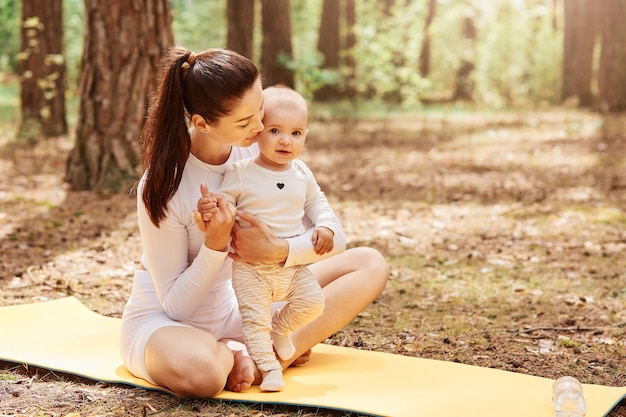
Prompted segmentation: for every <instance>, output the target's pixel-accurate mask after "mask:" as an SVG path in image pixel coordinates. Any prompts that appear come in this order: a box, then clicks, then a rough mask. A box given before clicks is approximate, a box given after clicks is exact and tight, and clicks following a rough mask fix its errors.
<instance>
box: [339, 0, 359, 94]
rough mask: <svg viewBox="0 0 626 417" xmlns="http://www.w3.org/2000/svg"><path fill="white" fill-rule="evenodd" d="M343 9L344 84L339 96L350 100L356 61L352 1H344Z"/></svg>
mask: <svg viewBox="0 0 626 417" xmlns="http://www.w3.org/2000/svg"><path fill="white" fill-rule="evenodd" d="M345 8H346V15H345V18H344V21H345V22H346V23H345V28H344V33H345V45H344V46H343V48H341V49H342V50H343V56H344V57H345V61H344V67H345V69H346V82H345V88H344V89H343V91H342V93H341V95H342V96H343V97H344V98H348V99H351V98H354V97H355V96H356V86H355V84H356V59H355V58H354V47H355V46H356V34H355V33H354V28H355V26H356V11H355V4H354V0H345ZM340 31H341V28H340ZM340 54H341V52H340Z"/></svg>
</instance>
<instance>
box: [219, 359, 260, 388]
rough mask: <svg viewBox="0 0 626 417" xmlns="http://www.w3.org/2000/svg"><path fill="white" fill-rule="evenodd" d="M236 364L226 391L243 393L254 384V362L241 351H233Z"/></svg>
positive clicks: (228, 380)
mask: <svg viewBox="0 0 626 417" xmlns="http://www.w3.org/2000/svg"><path fill="white" fill-rule="evenodd" d="M233 356H234V358H235V363H234V364H233V369H232V370H231V371H230V374H229V375H228V379H227V381H226V389H227V390H229V391H233V392H243V391H245V390H247V389H248V388H250V386H251V385H252V383H254V371H255V369H256V366H255V365H254V361H253V360H252V359H251V358H250V357H248V356H245V355H244V354H243V352H242V351H240V350H235V351H233Z"/></svg>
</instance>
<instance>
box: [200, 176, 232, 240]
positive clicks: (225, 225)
mask: <svg viewBox="0 0 626 417" xmlns="http://www.w3.org/2000/svg"><path fill="white" fill-rule="evenodd" d="M200 193H201V194H202V197H203V198H213V200H214V202H215V203H216V204H217V207H216V208H217V210H216V211H215V212H214V213H212V215H211V219H210V220H209V221H204V220H203V218H202V214H200V212H199V211H197V210H194V212H193V219H194V221H195V222H196V226H198V229H200V231H201V232H202V233H204V245H205V246H206V247H207V248H209V249H213V250H217V251H222V250H224V249H226V246H227V245H228V241H229V239H230V232H231V230H232V228H233V224H234V223H235V217H236V215H237V210H236V209H235V207H233V205H232V204H230V203H228V201H226V199H225V198H224V196H222V195H219V194H214V195H213V196H211V194H210V193H209V189H208V188H207V186H206V185H205V184H201V185H200Z"/></svg>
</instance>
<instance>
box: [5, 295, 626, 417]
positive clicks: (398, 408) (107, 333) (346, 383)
mask: <svg viewBox="0 0 626 417" xmlns="http://www.w3.org/2000/svg"><path fill="white" fill-rule="evenodd" d="M119 329H120V320H119V319H116V318H110V317H105V316H101V315H99V314H97V313H94V312H93V311H91V310H89V309H88V308H86V307H85V306H84V305H83V304H81V303H80V301H78V300H77V299H75V298H73V297H67V298H62V299H59V300H55V301H49V302H45V303H38V304H26V305H17V306H9V307H0V360H4V361H9V362H17V363H27V364H30V365H32V366H38V367H42V368H47V369H52V370H56V371H61V372H65V373H69V374H74V375H80V376H83V377H87V378H90V379H94V380H98V381H105V382H111V383H120V384H130V385H135V386H138V387H144V388H148V389H159V388H158V387H155V386H153V385H151V384H150V383H148V382H146V381H144V380H142V379H138V378H135V377H133V376H132V375H131V374H129V373H128V371H127V370H126V368H124V365H122V362H121V360H120V358H119V354H118V341H119ZM285 382H286V387H285V389H284V390H283V391H281V392H276V393H264V392H260V391H259V390H258V388H257V387H253V388H252V389H250V390H248V391H246V392H245V393H232V392H228V391H224V392H222V393H221V394H220V395H219V396H218V397H217V398H219V399H224V400H234V401H242V402H254V403H263V402H265V403H272V404H277V403H279V404H292V405H302V406H312V407H321V408H331V409H338V410H349V411H354V412H360V413H364V414H373V415H381V416H394V417H405V416H406V417H421V416H425V417H458V416H464V417H473V416H476V417H502V416H507V417H552V416H553V412H552V405H551V395H552V389H551V388H552V382H553V381H552V380H550V379H546V378H540V377H534V376H529V375H522V374H516V373H513V372H506V371H501V370H496V369H490V368H483V367H478V366H471V365H463V364H458V363H452V362H445V361H438V360H431V359H420V358H412V357H407V356H400V355H394V354H390V353H381V352H369V351H362V350H357V349H351V348H344V347H337V346H330V345H324V344H319V345H317V346H315V348H314V349H313V355H312V357H311V361H310V362H309V363H308V364H306V365H304V366H301V367H295V368H289V369H288V370H287V371H286V372H285ZM583 389H584V394H585V399H586V401H587V409H588V410H587V415H586V417H600V416H606V415H607V414H608V413H609V411H611V409H612V408H613V407H614V406H615V404H617V403H618V402H619V401H620V399H621V398H623V397H624V396H625V395H626V387H606V386H601V385H589V384H585V385H583Z"/></svg>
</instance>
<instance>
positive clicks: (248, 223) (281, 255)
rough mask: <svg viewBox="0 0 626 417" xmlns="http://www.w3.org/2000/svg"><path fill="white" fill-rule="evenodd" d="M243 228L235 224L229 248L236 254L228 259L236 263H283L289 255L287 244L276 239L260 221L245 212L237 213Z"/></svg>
mask: <svg viewBox="0 0 626 417" xmlns="http://www.w3.org/2000/svg"><path fill="white" fill-rule="evenodd" d="M237 215H238V216H239V220H240V221H241V223H242V224H245V227H244V226H242V225H241V224H239V221H238V222H236V223H235V225H234V226H233V230H232V238H233V240H232V242H231V246H232V247H233V249H235V251H237V253H231V254H230V257H231V258H233V259H234V260H236V261H245V262H273V263H283V262H285V260H286V259H287V255H289V244H288V243H287V241H286V240H283V239H280V238H277V237H276V236H275V235H274V234H273V233H272V232H271V231H270V229H269V228H268V227H267V225H266V224H265V223H264V222H262V221H261V220H259V219H257V218H256V217H255V216H253V215H252V214H250V213H246V212H245V211H239V212H237Z"/></svg>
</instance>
